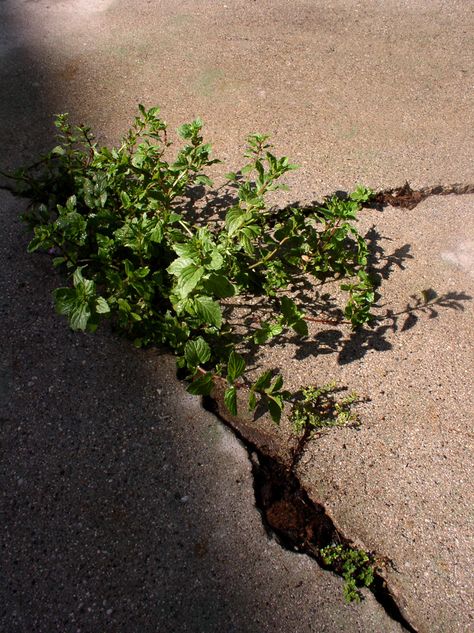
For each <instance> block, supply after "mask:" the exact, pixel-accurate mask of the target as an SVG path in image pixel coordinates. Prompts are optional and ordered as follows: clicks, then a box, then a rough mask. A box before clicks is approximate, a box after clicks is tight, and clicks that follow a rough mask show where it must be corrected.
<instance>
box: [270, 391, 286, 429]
mask: <svg viewBox="0 0 474 633" xmlns="http://www.w3.org/2000/svg"><path fill="white" fill-rule="evenodd" d="M282 410H283V401H282V399H281V398H280V397H278V396H275V397H272V396H270V397H269V398H268V411H269V413H270V416H271V418H272V420H273V421H274V422H275V423H276V424H280V420H281V413H282Z"/></svg>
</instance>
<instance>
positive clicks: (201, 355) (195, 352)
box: [184, 336, 211, 368]
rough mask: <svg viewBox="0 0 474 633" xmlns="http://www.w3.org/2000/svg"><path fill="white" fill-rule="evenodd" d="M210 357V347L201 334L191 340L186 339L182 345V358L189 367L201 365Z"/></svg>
mask: <svg viewBox="0 0 474 633" xmlns="http://www.w3.org/2000/svg"><path fill="white" fill-rule="evenodd" d="M210 357H211V348H210V347H209V345H208V344H207V343H206V341H205V340H204V339H203V338H202V337H201V336H200V337H199V338H197V339H195V340H193V341H188V342H187V343H186V345H185V346H184V358H185V359H186V363H187V365H188V367H189V368H195V367H197V366H198V365H203V364H204V363H206V362H207V361H208V360H209V359H210Z"/></svg>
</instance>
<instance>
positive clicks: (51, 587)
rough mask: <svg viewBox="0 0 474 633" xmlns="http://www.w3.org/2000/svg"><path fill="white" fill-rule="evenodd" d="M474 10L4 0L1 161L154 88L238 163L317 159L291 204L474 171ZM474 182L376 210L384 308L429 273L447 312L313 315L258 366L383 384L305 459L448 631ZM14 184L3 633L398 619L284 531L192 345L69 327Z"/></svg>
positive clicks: (182, 0) (428, 282)
mask: <svg viewBox="0 0 474 633" xmlns="http://www.w3.org/2000/svg"><path fill="white" fill-rule="evenodd" d="M473 13H474V12H473V5H472V3H469V2H464V1H458V2H456V1H450V2H445V1H443V0H429V1H428V0H410V1H403V0H390V1H389V0H386V1H381V0H378V1H375V2H373V1H370V2H369V1H368V0H362V1H360V2H357V3H355V2H349V1H343V0H333V1H331V2H326V1H325V2H322V1H319V0H311V1H310V0H295V1H294V2H291V3H290V2H286V1H284V0H259V1H258V2H253V1H252V0H235V1H230V0H228V1H225V2H224V1H219V0H218V1H211V0H173V1H170V0H162V1H161V2H158V1H156V2H145V0H137V1H136V2H133V3H130V2H123V1H122V0H115V1H114V0H95V1H92V0H62V1H58V2H54V3H50V2H47V1H46V0H39V1H37V2H28V1H26V0H25V1H22V0H4V1H3V2H1V3H0V35H1V37H0V58H1V61H2V64H1V66H0V79H1V85H2V100H1V104H0V138H2V141H3V142H2V147H3V150H4V151H3V155H2V159H1V165H0V167H1V168H9V167H12V166H15V165H17V164H19V163H21V162H22V161H24V160H27V159H30V158H33V157H35V156H36V154H37V152H38V151H39V150H40V149H41V148H44V147H46V146H47V145H48V144H49V143H50V141H51V130H52V128H51V118H52V114H53V113H55V112H64V111H69V112H70V113H71V114H72V115H73V117H74V118H75V120H76V121H78V122H80V121H85V122H88V123H91V124H92V125H93V126H94V128H95V129H96V130H98V131H99V133H100V135H101V140H103V141H105V142H112V141H115V140H117V139H118V138H119V137H120V135H121V134H122V133H123V132H124V131H125V130H126V128H127V125H128V123H129V121H130V120H131V118H132V117H133V116H134V114H135V111H136V104H137V102H143V103H145V104H146V105H155V104H159V105H161V106H162V107H163V112H164V115H165V118H166V119H167V120H168V121H169V123H170V125H171V126H172V127H176V126H177V125H178V124H179V123H182V122H183V121H186V120H188V119H189V118H191V117H193V116H195V115H200V116H201V117H202V118H203V119H204V121H205V122H206V129H207V136H208V137H209V138H210V139H211V140H214V145H215V149H216V154H217V155H218V156H219V157H220V158H222V159H223V160H224V161H225V163H226V164H225V169H226V170H227V169H229V168H236V167H238V166H239V164H240V163H239V156H241V151H242V148H243V144H244V139H245V136H246V135H247V134H248V133H250V132H255V131H262V132H267V133H270V134H272V136H273V140H274V142H275V145H276V151H277V152H280V153H282V152H283V153H286V154H288V155H289V156H290V157H291V158H292V159H295V160H296V161H297V162H299V163H300V164H301V169H300V170H299V171H298V172H295V173H294V174H292V175H291V178H289V179H288V182H289V183H290V184H291V185H292V191H291V192H290V193H289V194H288V198H287V200H291V201H292V202H295V201H296V200H300V201H303V202H308V201H310V200H312V199H314V198H318V197H321V196H322V195H325V194H328V193H331V192H333V191H334V190H338V189H342V190H347V189H350V188H352V187H354V186H355V184H356V183H357V182H363V183H364V184H366V185H369V186H373V187H374V188H378V189H380V188H385V187H392V186H397V185H400V184H402V183H403V182H404V181H405V180H406V179H408V180H410V182H411V183H412V185H413V186H415V187H416V186H424V185H433V184H438V183H451V182H472V181H473V180H474V175H473V173H472V147H473V129H474V128H473V127H472V125H470V124H469V122H470V121H472V110H473V108H472V92H471V86H472V70H473V57H472V40H471V38H472V32H473V17H474V16H473ZM472 198H473V197H472V196H466V197H463V198H461V197H450V198H443V199H441V198H430V199H428V200H426V201H425V202H424V203H423V204H422V205H420V206H418V207H417V208H415V209H414V210H412V211H409V212H408V211H404V210H386V211H385V212H384V213H383V214H377V213H375V212H374V214H373V215H370V214H367V215H365V216H364V220H363V221H364V222H366V227H367V229H368V228H370V226H371V224H373V223H375V224H376V227H377V231H378V232H379V233H380V234H381V236H382V237H377V238H376V242H377V244H378V246H379V247H380V248H382V249H383V253H384V255H385V256H387V255H389V256H390V257H391V258H392V259H391V260H390V259H389V260H385V264H386V267H385V269H384V271H383V272H384V274H385V275H386V276H389V278H388V279H386V280H384V283H383V293H384V294H383V297H384V298H383V301H384V302H385V303H386V306H385V308H381V311H382V312H383V310H384V309H387V308H388V309H392V310H393V311H395V312H399V311H401V310H404V309H405V308H406V305H407V303H408V302H410V301H412V302H413V300H412V299H410V297H411V295H417V296H419V295H420V292H421V291H423V290H429V289H433V290H435V291H436V293H437V296H438V297H444V300H443V301H444V302H443V303H441V304H439V305H438V306H437V307H436V310H437V315H436V316H433V318H430V314H429V313H425V314H419V313H416V314H417V317H418V319H417V320H416V321H415V320H414V318H411V320H410V321H408V315H407V314H406V315H398V316H397V318H396V319H395V322H396V324H397V326H398V331H396V332H394V331H392V329H393V328H392V329H391V328H390V322H388V323H386V324H385V325H384V324H383V323H381V325H380V328H378V329H376V331H375V332H373V333H372V334H370V335H367V336H365V337H363V336H362V337H359V338H358V339H357V338H356V339H351V340H349V341H348V337H349V335H348V333H347V332H339V331H333V332H332V333H331V332H330V333H327V332H317V331H313V332H312V334H311V338H310V340H309V341H308V342H307V344H306V345H305V346H304V347H301V348H300V349H295V348H293V347H292V346H291V345H285V346H282V347H281V348H278V346H277V347H274V348H272V354H271V356H270V357H267V359H266V360H264V361H263V362H268V363H271V364H272V365H276V364H279V363H281V364H282V366H284V367H285V372H286V375H287V378H288V379H289V380H290V381H293V382H294V383H295V384H299V383H300V382H302V381H304V382H307V381H308V380H309V379H314V380H325V378H326V376H329V377H330V378H333V377H335V378H337V379H339V380H340V381H341V382H342V383H343V384H347V385H348V386H349V387H350V388H355V389H357V390H358V391H359V392H360V393H362V394H367V395H369V396H370V397H371V402H369V403H366V404H365V405H363V406H362V407H361V410H360V412H361V415H362V416H363V426H362V428H361V430H360V431H357V432H356V431H351V430H343V431H336V432H335V433H331V434H330V435H325V436H324V437H322V438H320V439H319V440H318V441H317V442H316V441H315V442H312V443H311V444H310V445H309V446H308V450H307V452H306V454H305V455H304V456H303V458H302V460H301V462H300V464H299V473H298V474H299V476H300V478H301V480H302V481H303V483H304V484H305V485H306V487H307V489H308V491H309V492H310V494H311V495H312V496H313V497H314V498H315V499H316V500H318V501H321V502H323V503H324V505H325V506H326V508H327V510H328V512H329V513H330V514H331V516H332V518H333V519H334V521H335V522H336V524H337V525H338V526H339V527H340V528H341V529H342V531H343V532H344V533H345V534H346V535H347V536H348V537H350V538H353V539H354V540H355V542H357V543H360V544H363V545H364V546H366V547H368V548H369V549H370V548H373V549H376V550H377V552H379V553H380V554H383V555H385V556H388V557H389V558H391V559H392V560H393V561H394V563H395V567H396V570H397V571H396V572H391V573H390V575H389V580H390V583H391V586H392V587H393V589H394V591H396V593H397V594H398V595H399V601H400V604H401V606H402V607H403V609H404V612H405V614H406V615H407V617H408V618H409V619H410V621H411V623H412V624H413V626H415V627H416V628H417V629H418V630H419V631H424V632H429V633H432V632H435V631H439V632H441V631H456V632H457V631H466V630H470V629H471V628H472V620H471V619H470V616H471V615H472V613H473V612H474V609H473V608H472V603H471V602H470V600H471V599H472V595H473V587H472V584H471V582H472V581H471V574H470V570H471V569H472V562H471V563H469V561H470V560H472V559H470V558H469V557H470V554H469V552H472V542H471V541H470V538H471V535H472V522H471V521H472V514H470V512H472V510H470V508H472V484H471V483H470V480H471V472H472V457H471V455H472V451H470V450H469V449H470V447H472V436H470V421H471V419H472V394H471V375H470V371H471V369H470V368H471V367H472V334H473V325H472V324H473V320H472V296H473V294H474V288H473V273H472V261H473V255H472V245H473V243H474V234H473V221H472V202H473V200H472ZM0 204H1V209H2V218H3V219H4V223H3V240H2V250H1V254H0V258H1V259H0V261H1V264H2V275H1V280H0V283H1V294H0V297H1V306H0V309H1V313H2V317H3V318H2V324H1V334H2V339H3V340H4V348H5V351H4V354H3V355H2V358H1V363H0V370H1V374H0V375H1V380H0V394H1V396H2V411H1V417H2V424H1V427H0V434H1V445H0V446H1V450H2V462H1V463H2V471H1V478H2V486H1V490H2V505H1V512H2V548H3V549H2V558H3V562H2V566H1V569H2V572H1V573H2V574H3V575H4V578H3V579H2V583H1V585H0V586H1V589H0V594H1V604H2V609H1V613H0V616H1V620H0V622H1V625H0V629H2V630H5V631H6V632H8V633H17V632H18V633H30V632H31V631H38V632H39V631H42V632H43V631H44V632H45V633H52V632H54V631H58V632H59V631H61V633H63V632H65V631H68V632H69V631H71V632H73V631H74V632H76V631H82V632H83V633H84V632H90V633H98V632H99V631H100V632H101V633H102V632H103V631H104V632H106V631H110V632H111V633H112V632H113V633H117V631H124V632H125V631H126V632H127V633H129V632H133V631H137V633H138V632H140V633H141V632H142V631H144V632H145V631H164V630H167V631H174V630H180V631H206V632H207V631H209V632H210V631H218V630H219V631H221V630H225V631H239V632H241V631H249V632H250V631H255V632H257V631H259V632H260V631H282V632H283V631H284V632H286V631H290V630H291V631H294V630H296V631H298V632H300V631H301V632H304V631H311V630H314V631H334V632H337V631H351V632H352V631H364V632H367V631H374V633H376V632H379V631H391V630H393V631H395V630H399V627H398V625H395V624H393V623H392V622H390V620H388V618H387V617H386V616H385V614H384V613H383V610H382V609H381V608H380V607H379V605H377V604H376V603H375V601H374V600H373V599H372V598H371V597H370V596H369V597H368V599H367V600H366V601H365V602H364V603H363V604H362V605H361V606H350V607H347V606H344V605H343V603H342V602H341V600H340V587H341V581H340V580H338V579H336V578H335V577H333V576H332V575H331V574H327V573H323V572H321V571H320V570H319V569H318V568H317V566H316V565H315V564H314V563H312V562H311V561H309V560H308V559H306V558H304V557H301V556H296V555H294V554H291V553H289V552H285V551H283V550H281V549H280V548H279V547H278V546H277V545H276V544H275V543H274V542H273V541H271V540H270V541H268V539H267V537H266V535H265V533H264V531H263V528H262V526H261V523H260V517H259V515H258V513H257V511H256V510H255V508H254V501H253V492H252V483H251V476H250V466H249V462H248V459H247V457H246V454H245V451H244V450H243V449H242V447H241V446H240V445H239V444H238V443H237V442H236V441H235V440H234V439H233V438H232V436H230V435H229V433H228V432H227V431H224V430H223V429H222V427H221V425H220V424H219V423H218V422H217V421H216V420H215V419H214V418H213V417H212V416H210V415H208V414H207V413H205V412H203V411H202V410H201V409H200V407H199V405H198V403H197V402H196V401H194V400H192V399H190V398H188V397H187V396H186V395H185V394H184V391H183V388H182V387H181V386H180V385H179V383H178V382H177V381H176V380H175V378H174V368H173V363H172V359H170V358H169V357H167V356H163V355H160V354H159V353H158V352H156V351H149V352H146V353H145V352H142V351H136V350H134V349H132V348H131V347H130V345H129V344H128V343H126V342H123V341H118V340H116V339H114V338H113V337H112V336H110V335H109V334H108V333H107V332H105V331H104V332H100V333H98V334H97V335H96V336H94V337H89V336H78V335H75V334H73V333H70V332H69V331H68V330H67V328H66V326H65V324H64V322H63V321H61V320H60V319H58V318H57V317H55V315H54V314H53V309H52V305H51V295H50V292H51V290H52V288H54V287H55V284H56V282H57V279H56V278H55V276H54V273H52V272H51V271H50V267H49V262H48V261H47V260H46V259H45V258H43V257H41V256H35V257H28V256H27V255H26V254H25V248H26V244H27V237H26V236H25V235H24V231H23V229H22V227H21V224H20V222H19V220H18V214H19V211H20V208H21V207H20V205H18V204H17V203H14V202H12V200H11V198H10V197H9V196H8V194H6V193H2V195H1V198H0ZM405 245H409V249H408V248H407V247H406V246H405ZM396 249H402V250H401V251H399V252H397V250H396ZM397 262H398V263H397ZM385 264H384V262H382V263H381V266H382V268H383V266H384V265H385ZM389 273H390V275H389ZM449 293H452V294H449ZM447 294H449V296H448V297H446V295H447ZM430 296H432V295H430ZM461 308H463V309H461ZM393 322H394V321H393V320H392V322H391V323H392V325H393ZM407 322H408V323H407ZM404 326H405V327H404ZM289 359H291V362H289ZM278 433H279V431H278V430H277V429H275V437H276V435H277V434H278ZM274 444H275V446H278V445H282V441H281V439H280V438H277V439H275V442H274ZM469 565H470V566H469Z"/></svg>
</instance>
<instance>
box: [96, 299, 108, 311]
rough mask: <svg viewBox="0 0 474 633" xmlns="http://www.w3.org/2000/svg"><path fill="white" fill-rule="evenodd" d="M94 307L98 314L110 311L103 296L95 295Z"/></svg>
mask: <svg viewBox="0 0 474 633" xmlns="http://www.w3.org/2000/svg"><path fill="white" fill-rule="evenodd" d="M95 309H96V312H97V313H98V314H107V313H108V312H110V308H109V304H108V303H107V301H106V300H105V299H104V297H97V301H96V304H95Z"/></svg>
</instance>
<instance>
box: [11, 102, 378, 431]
mask: <svg viewBox="0 0 474 633" xmlns="http://www.w3.org/2000/svg"><path fill="white" fill-rule="evenodd" d="M55 124H56V127H57V129H58V137H59V142H58V145H57V146H56V147H55V148H54V149H53V150H52V151H51V152H49V153H48V154H47V155H46V156H44V157H43V158H41V160H40V161H38V162H37V163H36V164H35V165H34V166H32V167H27V168H24V169H22V170H19V171H18V172H16V173H15V174H14V176H13V177H14V179H15V183H16V185H15V193H16V194H17V195H21V196H24V197H27V198H29V200H30V206H29V209H28V211H27V213H26V214H25V216H24V218H25V220H26V221H27V222H28V224H29V225H30V227H31V228H32V230H33V232H34V235H33V239H32V240H31V242H30V244H29V247H28V250H29V252H33V251H37V250H42V251H46V252H48V253H50V254H51V256H52V261H53V265H54V266H55V267H57V268H59V269H60V270H61V271H62V272H63V273H64V274H65V276H66V278H67V279H68V281H69V284H68V285H67V286H65V287H61V288H58V289H56V290H55V292H54V300H55V304H56V309H57V311H58V313H59V314H62V315H64V316H66V317H67V318H68V320H69V324H70V326H71V328H73V329H74V330H87V331H94V330H95V329H96V328H97V327H98V325H99V322H100V321H101V320H102V319H108V320H110V322H111V323H112V325H113V327H114V328H115V329H116V330H117V331H119V332H121V333H123V334H125V335H127V336H128V337H130V338H131V339H132V340H133V341H134V343H135V345H137V346H147V345H155V344H156V345H165V346H166V347H168V348H169V349H171V350H172V351H173V352H174V353H175V354H176V356H177V364H178V367H179V368H181V369H182V370H184V371H185V373H186V375H187V377H188V378H189V380H190V383H189V386H188V389H189V391H190V392H191V393H193V394H201V395H208V394H210V393H211V391H212V389H213V386H214V384H215V382H216V381H224V382H225V383H226V389H225V403H226V406H227V408H228V409H229V411H230V412H231V413H233V414H236V413H237V389H238V388H239V387H240V386H241V385H243V384H246V386H247V387H248V388H249V408H250V410H254V409H255V407H256V406H257V404H258V403H259V402H261V403H262V404H264V405H266V406H267V407H268V410H269V412H270V414H271V416H272V418H273V420H275V421H276V422H278V421H279V420H280V417H281V412H282V409H283V407H284V405H285V402H287V401H292V402H293V400H292V399H293V396H292V394H290V393H289V392H287V391H286V390H284V388H283V378H282V376H281V375H280V374H277V375H276V376H275V375H273V374H272V373H271V372H269V371H267V372H264V373H263V374H262V375H261V376H260V377H258V378H257V379H256V380H255V381H254V382H253V383H251V382H250V381H249V380H248V379H247V376H246V374H247V367H246V360H245V358H244V356H243V355H242V354H241V353H239V350H240V351H241V344H242V342H244V343H247V344H249V345H254V346H255V345H264V344H265V343H267V342H268V341H270V340H271V339H272V338H275V337H278V336H282V335H283V334H284V333H285V332H287V331H288V330H293V331H294V332H295V333H296V334H297V335H299V336H301V337H305V336H306V335H307V334H308V326H307V321H308V320H311V317H310V316H307V315H305V313H304V310H303V309H302V307H301V305H298V304H297V303H296V302H295V301H294V300H293V299H292V298H290V296H288V294H290V293H289V291H290V290H291V287H292V285H293V284H294V283H295V281H296V280H298V279H301V278H303V277H305V276H312V277H313V278H317V279H320V280H327V279H331V278H337V279H339V278H340V279H343V283H342V285H341V289H342V290H343V291H345V292H346V293H347V305H346V307H345V310H344V314H345V319H347V321H348V322H350V323H351V324H352V326H353V327H357V326H359V325H362V324H364V323H366V322H367V321H369V319H370V308H371V305H372V303H373V301H374V291H373V286H372V283H371V280H370V277H369V274H368V272H367V245H366V243H365V241H364V239H363V238H362V236H361V235H359V233H358V232H357V229H356V228H355V224H354V223H355V221H356V216H357V212H358V210H359V209H360V207H361V205H362V204H363V203H364V202H366V201H368V200H369V199H370V198H371V196H372V194H373V192H371V191H370V190H369V189H366V188H364V187H358V188H357V189H356V190H355V191H354V192H353V193H351V194H350V195H349V196H347V197H346V198H345V199H341V198H340V197H337V196H333V197H329V198H327V199H326V200H325V202H324V204H322V205H320V206H315V207H314V208H313V209H311V210H308V209H301V208H292V207H285V208H274V207H272V206H269V205H268V203H267V197H268V194H269V193H270V192H275V191H278V190H279V189H285V188H286V187H285V185H284V184H283V183H282V182H281V178H282V176H284V175H285V174H286V173H288V172H290V171H291V170H293V169H295V168H296V165H293V164H292V163H290V161H289V160H288V158H287V157H285V156H283V157H280V158H278V157H276V156H275V155H274V154H273V153H272V151H271V149H272V148H271V146H270V145H269V144H268V137H267V136H265V135H259V134H253V135H251V136H249V137H248V147H247V150H246V152H245V155H244V156H245V159H246V162H245V164H244V166H243V167H242V168H241V169H240V170H239V171H236V172H231V173H229V174H227V176H226V178H227V182H226V187H227V188H228V190H229V191H231V192H232V193H233V194H234V195H233V199H232V202H231V203H229V207H228V208H227V209H226V213H225V215H223V216H222V217H221V216H219V215H218V214H217V216H216V215H215V214H214V215H215V217H207V216H206V213H205V212H204V211H205V210H204V209H199V208H196V205H194V204H193V193H194V192H195V190H196V187H201V188H204V189H205V190H206V191H207V193H208V196H217V195H218V194H217V192H216V191H215V190H214V189H213V184H212V182H211V180H210V179H209V176H208V174H207V173H206V172H207V170H208V168H209V167H210V166H211V165H213V164H214V163H215V162H219V161H216V160H215V159H213V158H212V155H211V146H210V145H209V144H208V143H205V142H204V141H203V137H202V135H201V130H202V122H201V121H200V120H199V119H196V120H195V121H193V122H192V123H189V124H185V125H183V126H182V127H180V128H179V130H178V133H179V136H180V137H181V139H182V141H183V143H182V146H181V147H180V149H179V150H178V151H177V153H176V155H175V156H174V158H170V154H171V151H172V150H171V145H172V143H171V142H170V140H169V139H168V133H167V126H166V123H165V122H164V121H163V119H162V118H161V116H160V113H159V109H158V108H151V109H149V110H146V109H145V108H144V107H143V106H142V105H140V106H139V115H138V116H137V117H136V119H135V121H134V123H133V125H132V126H131V128H130V130H129V131H128V133H127V135H126V136H125V137H124V139H123V140H122V142H121V144H120V145H119V146H118V147H115V148H112V149H109V148H107V147H99V146H98V145H97V143H96V142H95V141H94V137H93V135H92V133H91V131H90V129H89V128H87V127H85V126H73V125H71V124H70V123H69V120H68V116H67V115H66V114H63V115H59V116H58V117H57V118H56V121H55ZM211 206H212V205H211ZM238 295H245V296H249V295H250V296H254V297H255V296H265V297H266V298H267V300H268V302H269V304H270V305H271V309H272V315H273V316H272V318H270V319H268V320H265V321H263V322H261V323H259V324H258V325H257V326H256V327H254V328H251V329H250V330H249V331H247V332H246V333H245V334H244V335H243V338H242V339H240V340H239V338H238V337H237V336H236V332H235V328H234V326H233V325H232V323H231V322H230V320H229V319H228V318H227V316H226V310H225V305H226V301H227V300H228V299H229V298H231V297H236V296H238ZM313 320H314V317H313ZM309 395H310V394H309ZM309 395H308V397H309ZM313 395H314V394H313ZM297 411H298V408H297ZM299 415H300V417H301V416H302V415H303V413H302V410H301V411H300V414H299ZM341 415H342V413H341ZM300 423H301V424H306V423H309V424H311V423H312V421H311V420H309V419H308V420H306V419H305V420H303V419H302V418H301V420H300Z"/></svg>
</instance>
